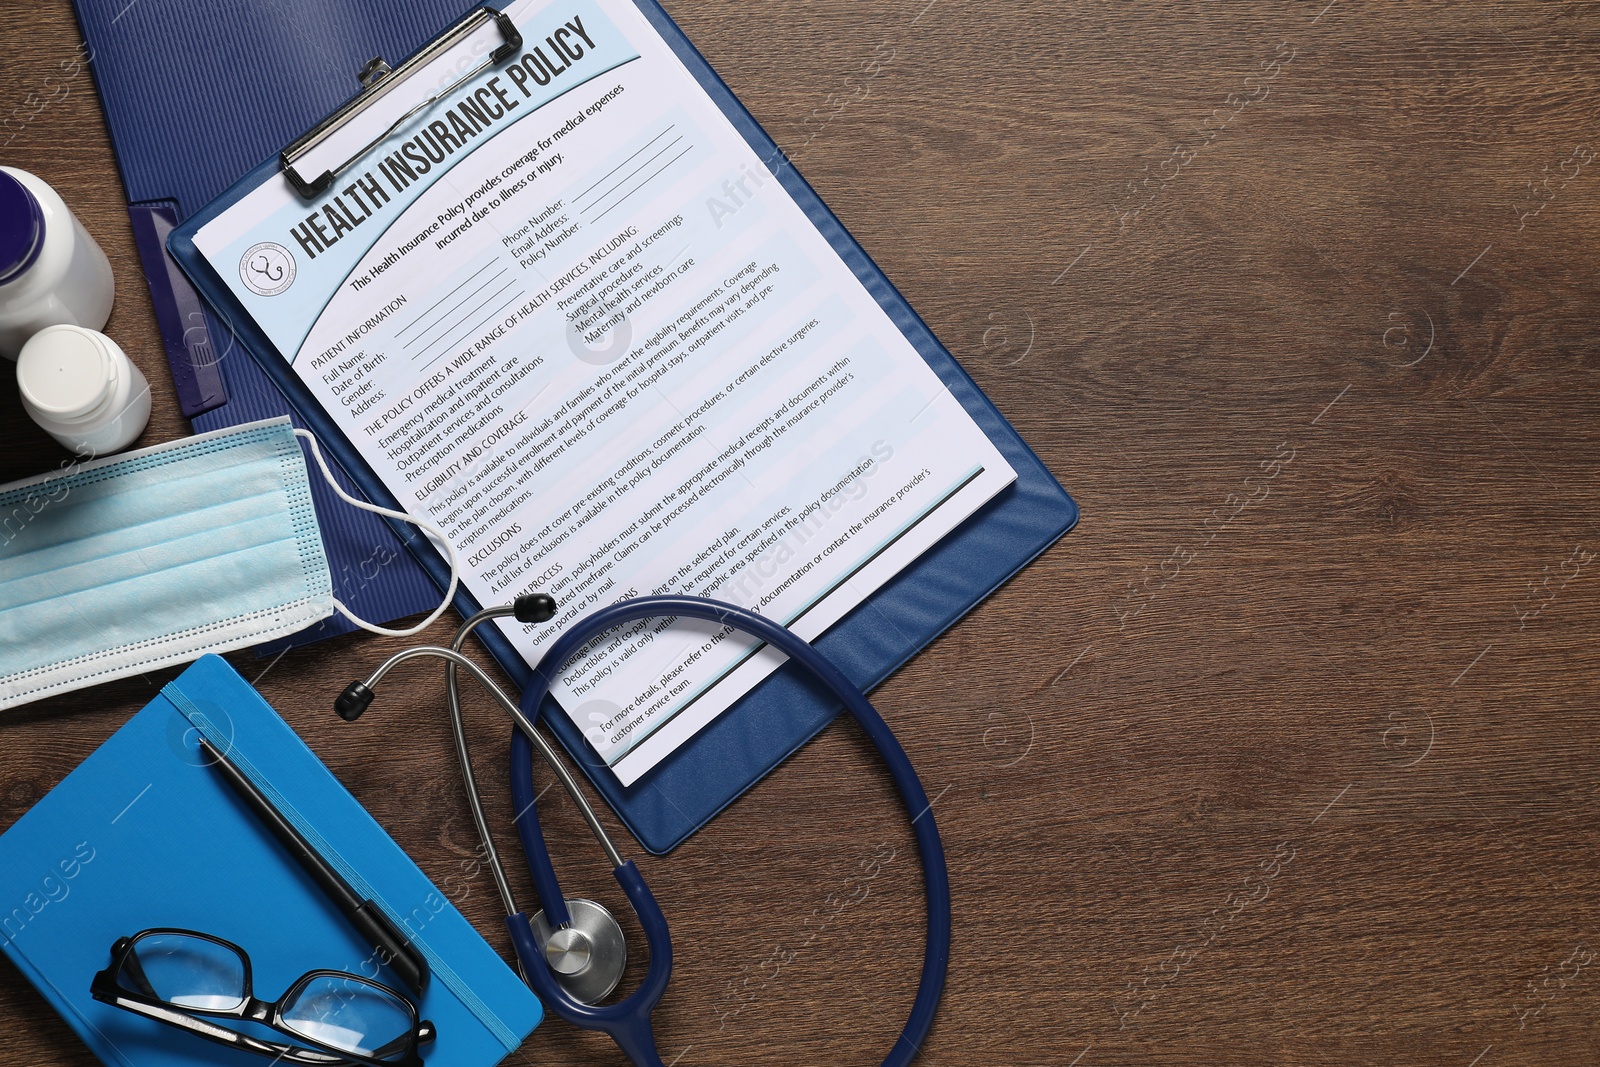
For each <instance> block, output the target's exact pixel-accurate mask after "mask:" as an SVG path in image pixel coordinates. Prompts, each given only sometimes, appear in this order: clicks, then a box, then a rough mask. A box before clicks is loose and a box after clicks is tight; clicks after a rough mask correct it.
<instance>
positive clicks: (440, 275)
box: [195, 0, 1015, 784]
mask: <svg viewBox="0 0 1600 1067" xmlns="http://www.w3.org/2000/svg"><path fill="white" fill-rule="evenodd" d="M508 14H509V15H510V17H511V18H512V19H513V20H514V21H515V23H516V25H517V27H518V29H519V30H520V31H521V33H522V37H523V43H522V46H521V48H520V50H519V52H518V54H517V55H515V56H513V57H512V58H510V59H508V60H506V61H505V62H504V63H501V64H499V65H497V66H494V67H491V68H489V69H486V70H483V71H481V72H480V73H477V74H474V75H471V76H470V77H468V78H467V79H466V80H461V75H462V74H463V73H464V72H467V71H470V70H471V69H472V68H473V67H475V66H476V65H477V64H478V63H480V62H481V61H482V57H483V55H484V54H486V52H487V51H488V50H490V49H492V48H493V47H494V45H495V44H496V43H498V39H499V37H498V32H497V31H493V30H486V31H482V32H480V33H479V34H478V35H476V37H475V38H474V39H471V40H467V41H463V42H462V44H461V46H460V47H459V48H458V49H456V50H454V51H453V52H450V53H446V54H443V55H441V56H440V57H439V58H438V59H437V60H436V61H435V63H436V66H437V69H434V67H431V66H430V67H429V68H427V69H425V70H423V71H422V72H421V73H419V74H417V75H415V76H413V78H412V79H410V80H411V81H415V82H416V83H417V86H418V88H417V92H418V93H419V94H420V98H421V99H426V97H427V96H428V95H431V94H432V93H434V92H440V90H443V92H442V93H441V95H440V97H439V99H438V100H437V101H436V102H435V103H434V104H433V105H432V106H430V107H429V108H428V109H427V110H425V111H423V112H421V113H419V114H418V115H416V116H415V117H413V118H412V119H411V120H410V121H408V122H407V123H405V124H404V125H402V126H401V127H400V128H399V129H397V130H395V131H394V132H393V133H392V134H390V135H389V136H388V137H387V138H386V139H384V140H383V141H382V142H381V143H379V144H378V145H377V146H376V147H374V148H372V149H371V150H370V151H368V152H367V153H365V154H364V155H362V156H361V157H360V158H358V159H356V160H355V161H354V162H353V163H351V165H350V166H349V167H348V168H347V169H345V170H344V171H343V172H342V173H341V174H340V175H339V177H338V179H337V180H336V181H335V182H334V184H333V186H332V187H331V188H330V189H329V190H328V191H327V193H326V194H324V195H323V196H321V197H320V198H319V199H317V200H314V201H305V200H302V199H300V198H299V197H298V196H297V195H296V194H295V193H294V191H293V190H292V189H291V188H290V187H289V184H288V182H287V181H285V180H284V179H283V178H282V177H281V176H274V177H273V178H271V179H270V180H268V181H267V182H265V183H264V184H263V185H261V186H260V187H258V188H256V189H255V190H253V191H251V192H250V193H247V194H246V195H245V196H244V197H243V198H242V199H241V200H240V201H239V202H238V203H237V204H235V205H234V206H233V207H231V208H230V209H228V210H227V211H226V212H225V213H224V214H222V215H219V216H218V217H217V218H216V219H214V220H212V221H211V222H210V223H209V224H207V225H206V226H205V227H204V228H202V229H201V230H200V231H199V233H198V234H197V235H196V239H195V241H196V244H197V246H198V247H199V249H200V250H201V252H202V254H204V255H205V257H206V258H207V259H208V260H209V261H210V262H211V264H212V265H213V266H214V267H215V268H216V270H217V272H218V273H219V274H220V275H221V276H222V277H223V278H224V279H225V280H226V281H227V282H228V284H229V286H230V287H231V288H232V290H233V291H234V292H235V293H236V294H237V295H238V297H239V299H240V301H241V302H242V303H243V305H244V306H245V307H246V309H247V310H248V311H249V312H250V313H251V315H252V316H253V317H254V318H255V320H256V322H257V324H258V325H259V326H260V327H261V329H262V330H263V332H264V333H265V334H266V335H267V337H268V338H269V339H270V340H271V341H272V342H273V344H274V345H275V346H276V347H277V349H278V351H279V352H280V353H281V354H282V356H283V358H284V359H286V360H289V361H290V362H291V363H292V365H293V371H294V373H295V374H296V375H297V376H298V377H299V378H300V379H301V380H302V381H304V382H305V384H306V386H307V387H308V388H309V389H310V391H311V393H312V394H313V395H314V396H315V397H316V399H317V400H318V401H319V402H320V403H321V404H322V405H323V407H324V408H325V409H326V410H327V411H328V412H329V413H330V414H331V417H332V418H333V420H334V421H335V422H336V424H337V425H338V426H339V427H340V428H341V429H342V431H343V432H344V434H345V435H346V437H347V438H348V439H349V442H350V443H351V444H352V445H353V446H354V448H355V449H356V450H357V451H359V452H360V454H361V455H362V456H363V457H364V458H365V459H366V461H367V463H368V464H369V465H370V466H371V468H372V469H373V471H374V472H376V474H377V476H378V477H379V478H380V479H381V480H382V481H383V483H384V484H385V486H387V487H388V489H389V491H390V492H391V493H392V494H393V495H394V496H395V498H396V499H398V500H399V501H400V502H401V504H402V506H403V507H405V508H406V509H407V510H408V511H410V512H411V513H413V514H415V515H417V516H419V517H421V518H424V519H428V520H430V521H432V522H434V523H436V524H437V525H439V526H440V527H441V528H442V529H443V530H444V531H445V532H446V534H447V535H448V536H449V537H450V538H451V540H452V541H453V543H454V545H455V547H456V549H457V551H458V553H459V556H460V562H461V565H462V568H463V580H464V582H465V584H466V587H467V589H468V590H470V591H471V593H472V595H473V596H474V597H475V598H476V599H477V600H478V601H479V602H480V603H483V604H500V603H505V602H507V601H509V600H511V599H512V598H513V597H515V596H516V595H517V594H520V593H523V592H527V591H533V590H538V591H543V592H547V593H549V594H551V595H552V596H554V597H555V598H556V600H557V601H558V603H559V604H560V614H559V615H558V616H557V617H556V618H555V619H554V620H552V621H551V622H549V623H547V624H542V625H538V626H523V625H520V624H517V623H515V622H514V621H513V620H506V621H505V622H503V623H501V624H500V625H501V627H502V630H503V631H504V633H505V634H506V636H507V637H508V639H509V640H510V641H511V643H512V644H513V645H514V646H515V647H516V649H517V650H518V651H519V652H520V653H521V654H522V655H523V656H525V657H526V658H527V659H528V661H529V662H530V663H533V662H537V660H538V657H539V654H540V651H541V650H542V649H544V648H546V647H548V645H549V644H550V642H551V641H552V640H553V639H554V637H555V636H556V635H557V634H559V633H560V632H561V630H562V628H563V627H564V626H565V625H567V624H568V623H570V622H571V621H572V620H573V619H575V618H577V617H578V616H580V615H582V614H585V613H587V612H589V611H591V610H593V609H594V608H595V607H596V606H597V605H601V604H607V603H611V602H614V601H617V600H620V599H623V598H625V597H633V596H641V595H647V594H652V593H657V594H659V593H668V592H671V593H683V594H690V595H697V596H706V597H714V598H717V599H721V600H727V601H731V602H733V603H736V604H741V605H744V606H746V607H750V608H753V609H754V610H756V611H759V612H760V613H761V614H763V615H765V616H767V617H769V618H772V619H775V620H777V621H779V622H782V623H784V624H786V625H789V626H790V627H791V628H792V629H793V630H794V631H795V632H796V633H798V634H799V635H801V636H802V637H806V638H813V637H816V636H817V635H818V634H820V633H822V632H823V631H824V630H826V629H827V628H828V627H829V626H831V625H832V624H833V623H835V622H836V621H838V620H839V619H840V618H842V617H843V616H844V615H845V614H846V613H847V612H849V611H850V610H851V609H853V608H856V607H858V606H860V605H861V604H862V603H863V601H865V600H866V599H867V597H868V596H869V595H870V594H871V593H872V592H873V591H874V590H876V589H877V588H879V587H880V586H882V585H883V584H884V583H885V582H886V581H888V580H889V579H890V578H892V577H893V576H894V575H895V574H896V573H897V572H899V571H900V570H902V569H903V568H904V567H905V566H906V565H907V564H909V563H910V562H911V561H912V560H914V559H916V558H917V556H918V555H919V554H921V553H922V552H923V551H925V550H926V549H927V548H928V547H929V546H931V545H933V544H934V543H935V542H936V541H938V540H939V539H940V538H941V537H943V536H944V535H945V534H946V533H948V532H949V531H950V530H951V529H953V528H954V527H955V526H956V525H957V524H959V523H960V522H961V521H962V520H963V519H965V518H966V517H967V516H969V515H970V514H971V513H972V512H973V511H975V510H976V509H977V508H978V507H979V506H980V505H982V504H983V503H984V502H985V501H987V500H989V499H990V498H991V497H993V496H994V495H995V494H996V493H997V492H999V491H1000V490H1001V489H1003V488H1004V487H1005V486H1006V485H1008V484H1009V483H1010V482H1011V481H1013V479H1014V478H1015V474H1014V473H1013V471H1012V470H1011V468H1010V466H1008V465H1007V463H1006V461H1005V460H1004V458H1002V456H1001V455H1000V453H999V452H998V451H997V450H996V449H995V448H994V446H993V445H992V444H991V443H990V442H989V440H988V439H987V438H986V437H985V436H984V434H983V433H982V432H981V431H980V430H979V429H978V427H977V425H976V424H975V423H974V422H973V421H972V419H971V417H970V416H968V415H967V413H966V412H965V411H964V410H963V409H962V407H961V405H960V404H959V403H958V402H957V401H956V400H955V399H954V398H953V397H952V396H951V395H950V394H949V392H948V391H947V390H946V389H945V388H944V386H943V385H942V384H941V383H940V381H939V379H938V378H937V376H936V375H935V374H934V373H933V371H932V370H931V369H930V368H929V367H928V365H927V364H926V363H925V362H924V361H923V359H922V358H921V356H919V355H918V354H917V352H916V350H915V349H914V348H913V347H912V346H911V344H910V343H909V342H908V341H907V340H906V339H905V337H904V336H903V335H902V334H901V332H900V330H899V329H898V328H897V327H896V326H895V325H894V324H893V323H892V322H891V321H890V319H889V317H888V316H887V315H886V314H885V313H884V311H883V310H882V309H881V308H880V307H879V305H878V304H877V302H876V301H875V300H874V299H873V297H872V296H871V295H870V294H869V292H868V291H867V289H866V288H865V287H864V286H863V285H862V284H861V282H860V281H859V280H858V279H857V278H856V276H855V274H854V273H853V272H852V270H851V269H850V267H849V266H848V265H846V263H845V262H844V261H843V260H841V259H840V257H839V255H838V254H836V253H835V252H834V251H833V249H832V248H831V247H830V246H829V244H828V243H827V241H826V240H825V239H824V238H823V237H822V236H821V235H820V234H819V233H818V232H817V230H816V229H815V227H814V226H813V225H812V224H811V222H810V221H809V220H807V218H806V217H805V214H804V213H803V212H802V211H801V209H800V208H799V206H798V205H797V204H796V203H795V202H794V201H793V199H791V197H790V196H789V195H788V194H787V193H786V192H785V191H784V190H783V188H782V187H781V186H780V184H779V182H778V181H777V179H776V178H775V177H774V176H773V174H772V172H771V171H770V170H769V169H768V168H767V166H766V165H765V164H764V163H763V161H762V160H761V159H759V158H758V157H757V156H756V154H755V153H754V152H753V151H752V150H751V149H750V147H749V146H748V144H747V143H746V142H745V141H744V139H743V137H741V136H740V135H739V133H738V132H737V131H736V130H735V129H734V128H733V126H732V125H731V124H730V123H729V122H728V120H727V119H726V118H725V117H724V116H723V114H722V113H721V111H719V110H718V108H717V106H716V105H715V104H714V103H713V102H712V101H711V99H710V98H709V97H707V96H706V94H705V92H704V91H703V90H702V89H701V88H700V87H699V85H698V84H697V83H696V82H695V80H694V78H693V77H692V76H691V75H690V74H689V72H688V71H687V70H686V69H685V68H684V67H683V65H682V64H681V63H680V62H679V61H678V59H677V58H676V57H675V56H674V55H673V53H672V51H671V49H670V48H669V47H668V46H667V45H666V43H665V42H664V41H663V40H662V39H661V38H660V36H659V35H658V34H657V33H656V32H655V30H654V29H652V28H651V26H650V25H649V23H647V22H646V21H645V19H644V17H643V16H642V15H641V14H640V13H639V12H638V10H637V9H636V8H635V7H634V6H633V5H632V4H631V3H628V2H626V0H582V2H565V3H563V2H557V3H534V2H528V3H519V4H514V5H512V6H511V7H510V8H508ZM404 88H406V87H404V86H403V87H401V89H397V90H395V92H400V91H402V90H403V89H404ZM391 95H393V94H392V93H391ZM391 121H392V119H388V118H366V117H364V118H363V119H362V120H358V121H357V123H356V124H355V128H352V129H351V130H349V131H348V132H347V134H342V135H341V137H342V138H343V140H344V142H345V143H346V144H347V145H349V146H353V147H351V148H350V149H349V151H350V152H354V151H355V150H356V149H358V148H360V147H361V146H363V145H366V144H368V143H369V142H371V141H372V140H373V139H374V138H375V137H377V136H379V135H380V134H382V133H383V132H384V129H385V128H386V127H387V125H388V124H389V123H390V122H391ZM363 123H364V124H365V125H364V126H363ZM336 149H337V145H334V144H328V145H324V146H323V147H322V148H321V149H320V150H319V151H321V152H322V153H323V155H324V156H326V157H327V160H329V161H331V162H329V164H328V168H329V169H333V167H335V166H337V165H338V164H339V163H341V162H343V159H342V158H336V157H338V155H339V153H338V151H337V150H336ZM343 158H348V155H346V156H345V157H343ZM863 610H869V611H870V610H873V609H872V608H871V607H870V606H869V607H867V608H864V609H863ZM782 662H783V657H781V656H780V655H778V654H776V653H774V652H773V651H771V650H770V649H760V650H757V647H756V643H755V642H754V641H752V640H750V639H747V638H745V637H744V636H743V635H740V634H730V633H729V632H727V631H725V630H722V629H719V628H717V627H715V626H712V625H710V624H701V623H695V622H690V621H687V620H680V621H677V622H676V623H672V624H671V625H670V626H669V625H668V621H667V620H650V621H645V622H639V623H635V624H633V625H630V626H628V627H626V628H625V629H624V630H622V631H621V632H619V633H617V634H615V635H614V636H612V637H610V638H608V639H604V640H602V641H600V642H597V643H595V644H592V645H591V646H590V647H589V648H587V649H586V650H585V651H584V653H583V654H582V655H580V656H579V657H578V658H576V659H575V660H573V661H572V663H571V665H570V667H569V669H568V670H567V672H566V673H565V674H564V675H563V676H562V678H561V679H560V682H559V684H558V685H557V686H556V687H555V690H554V692H555V695H556V697H557V699H558V700H559V701H560V703H561V705H562V707H563V708H564V709H565V710H566V712H567V714H568V715H570V716H571V717H572V718H573V720H574V721H575V722H576V723H577V724H578V726H579V727H580V728H581V729H582V730H583V732H584V734H585V736H586V737H587V738H588V739H589V742H590V743H591V744H592V745H593V746H594V748H595V751H596V752H597V753H598V754H599V756H600V757H601V758H602V759H603V760H604V761H605V762H606V763H607V764H608V765H609V766H611V767H612V768H613V770H614V771H615V772H616V773H617V775H618V776H619V777H620V778H621V780H622V781H623V782H624V783H625V784H632V783H633V782H635V781H637V780H638V779H639V778H640V776H642V775H643V774H645V773H646V772H647V771H648V770H649V769H650V768H651V767H652V766H654V765H655V764H656V763H657V762H658V761H660V760H661V759H662V758H663V757H665V756H666V755H668V754H669V753H671V752H672V751H673V750H674V749H675V748H677V747H678V746H680V745H682V744H683V743H684V742H685V741H686V740H687V739H688V738H690V737H691V736H693V735H694V733H695V732H696V731H697V730H699V729H700V728H702V727H703V726H704V725H705V724H706V723H708V722H710V721H711V720H712V719H713V718H715V717H716V716H717V715H718V714H719V713H720V712H722V711H724V710H725V709H726V708H727V707H728V706H729V705H730V704H731V703H733V702H734V701H735V700H736V699H737V698H738V697H739V696H741V695H743V694H744V693H746V692H747V691H749V690H750V689H751V688H752V687H753V686H754V685H755V684H756V683H757V682H759V681H760V680H761V679H762V678H763V677H765V676H766V675H767V674H768V673H770V672H771V671H772V670H773V669H774V668H775V667H776V666H778V665H779V664H781V663H782Z"/></svg>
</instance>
